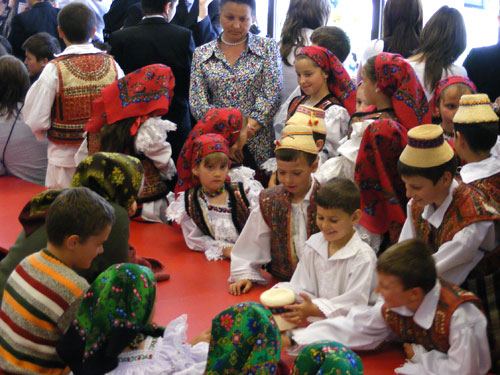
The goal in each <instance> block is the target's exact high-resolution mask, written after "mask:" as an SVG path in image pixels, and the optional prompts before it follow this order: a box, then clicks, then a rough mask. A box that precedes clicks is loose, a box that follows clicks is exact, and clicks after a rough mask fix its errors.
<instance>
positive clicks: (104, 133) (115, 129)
mask: <svg viewBox="0 0 500 375" xmlns="http://www.w3.org/2000/svg"><path fill="white" fill-rule="evenodd" d="M135 119H136V117H129V118H126V119H123V120H119V121H116V122H114V123H112V124H110V125H108V124H106V125H104V126H103V127H102V128H101V131H100V132H99V138H100V144H101V145H100V146H101V147H100V151H103V152H118V153H120V154H129V155H133V154H134V137H133V136H131V135H130V127H131V126H132V124H133V123H134V122H135Z"/></svg>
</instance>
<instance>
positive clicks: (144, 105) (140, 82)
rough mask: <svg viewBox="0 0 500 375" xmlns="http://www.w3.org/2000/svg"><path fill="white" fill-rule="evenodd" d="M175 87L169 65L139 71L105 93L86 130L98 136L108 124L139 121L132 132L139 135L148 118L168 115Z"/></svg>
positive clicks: (110, 86) (94, 105)
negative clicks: (132, 119)
mask: <svg viewBox="0 0 500 375" xmlns="http://www.w3.org/2000/svg"><path fill="white" fill-rule="evenodd" d="M174 86H175V79H174V75H173V74H172V70H171V69H170V68H169V67H168V66H166V65H162V64H154V65H148V66H145V67H143V68H141V69H137V70H135V71H133V72H132V73H129V74H127V75H126V76H125V77H123V78H120V79H119V80H118V81H116V82H114V83H112V84H111V85H108V86H106V87H105V88H104V89H102V91H101V96H100V97H99V98H98V99H97V100H96V101H95V102H94V104H93V108H92V116H91V118H90V120H89V121H88V123H87V125H86V126H85V130H86V131H88V132H90V133H97V132H98V131H99V130H100V129H101V128H102V127H103V126H104V125H105V124H113V123H115V122H116V121H119V120H123V119H126V118H131V117H136V120H135V122H134V124H133V125H132V126H131V128H130V135H135V134H136V133H137V129H139V126H141V124H142V123H143V122H144V121H146V120H147V119H148V118H150V117H154V116H163V115H165V114H167V112H168V108H169V107H170V102H171V101H172V98H173V96H174Z"/></svg>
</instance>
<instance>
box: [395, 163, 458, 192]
mask: <svg viewBox="0 0 500 375" xmlns="http://www.w3.org/2000/svg"><path fill="white" fill-rule="evenodd" d="M457 167H458V161H457V158H456V157H455V156H453V157H452V158H451V159H450V160H449V161H447V162H446V163H444V164H441V165H436V166H435V167H429V168H418V167H411V166H409V165H407V164H405V163H403V162H402V161H401V160H399V161H398V173H399V175H400V176H402V177H404V176H421V177H424V178H427V179H428V180H431V181H432V183H433V184H434V185H436V184H437V182H438V181H439V179H440V178H441V177H443V176H444V174H445V172H450V173H451V177H455V175H456V174H457Z"/></svg>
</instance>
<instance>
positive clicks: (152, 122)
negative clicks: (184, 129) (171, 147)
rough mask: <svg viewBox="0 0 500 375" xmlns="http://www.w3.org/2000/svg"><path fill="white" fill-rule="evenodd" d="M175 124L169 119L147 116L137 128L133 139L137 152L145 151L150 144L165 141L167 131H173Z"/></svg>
mask: <svg viewBox="0 0 500 375" xmlns="http://www.w3.org/2000/svg"><path fill="white" fill-rule="evenodd" d="M176 129H177V125H176V124H174V123H173V122H172V121H169V120H162V119H161V117H151V118H148V119H147V120H146V121H144V123H143V124H142V125H141V127H140V128H139V131H138V132H137V136H136V139H135V142H134V143H135V148H136V151H137V152H142V153H145V152H146V151H147V150H149V149H150V148H151V146H153V145H155V144H157V143H162V142H165V140H166V139H167V133H168V132H169V131H175V130H176Z"/></svg>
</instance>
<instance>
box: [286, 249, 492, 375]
mask: <svg viewBox="0 0 500 375" xmlns="http://www.w3.org/2000/svg"><path fill="white" fill-rule="evenodd" d="M377 273H378V284H377V288H376V289H375V291H376V292H377V293H380V294H381V296H382V299H381V300H380V301H379V302H378V303H377V304H376V305H375V306H373V307H365V306H359V307H354V308H353V309H352V310H351V311H350V313H349V314H348V315H347V316H345V317H344V316H341V317H337V318H333V319H325V320H322V321H319V322H315V323H313V324H311V325H310V326H309V327H307V328H305V329H298V330H295V331H290V334H288V335H283V336H282V337H283V345H284V346H290V345H291V344H295V343H296V344H298V345H301V346H302V345H307V344H309V343H312V342H315V341H318V340H333V341H338V342H341V343H342V344H344V345H346V346H348V347H350V348H351V349H353V350H372V349H375V348H376V347H378V346H379V345H380V344H382V343H383V342H384V341H385V340H388V339H391V338H393V339H394V338H396V339H399V340H400V341H402V342H404V343H405V344H404V348H405V352H406V355H407V357H408V361H407V362H406V363H405V364H404V365H403V366H402V367H400V368H398V369H395V372H396V373H399V374H415V375H417V374H418V375H422V374H428V375H443V374H461V375H466V374H467V375H481V374H486V373H487V371H488V369H489V368H490V365H491V360H490V354H489V346H488V339H487V335H486V325H487V323H486V318H485V317H484V315H483V313H482V312H481V310H480V309H479V308H478V306H479V305H480V301H479V299H478V298H477V297H476V296H474V295H473V294H472V293H470V292H467V291H465V290H463V289H461V288H459V287H457V286H455V285H453V284H450V283H448V282H446V281H444V280H440V279H437V275H436V268H435V265H434V260H433V257H432V254H431V253H430V251H429V250H428V249H427V246H426V244H425V243H424V242H422V241H420V240H407V241H404V242H401V243H398V244H395V245H393V246H392V247H390V248H389V249H387V250H386V251H385V252H384V253H382V255H381V256H380V257H379V259H378V260H377Z"/></svg>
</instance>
